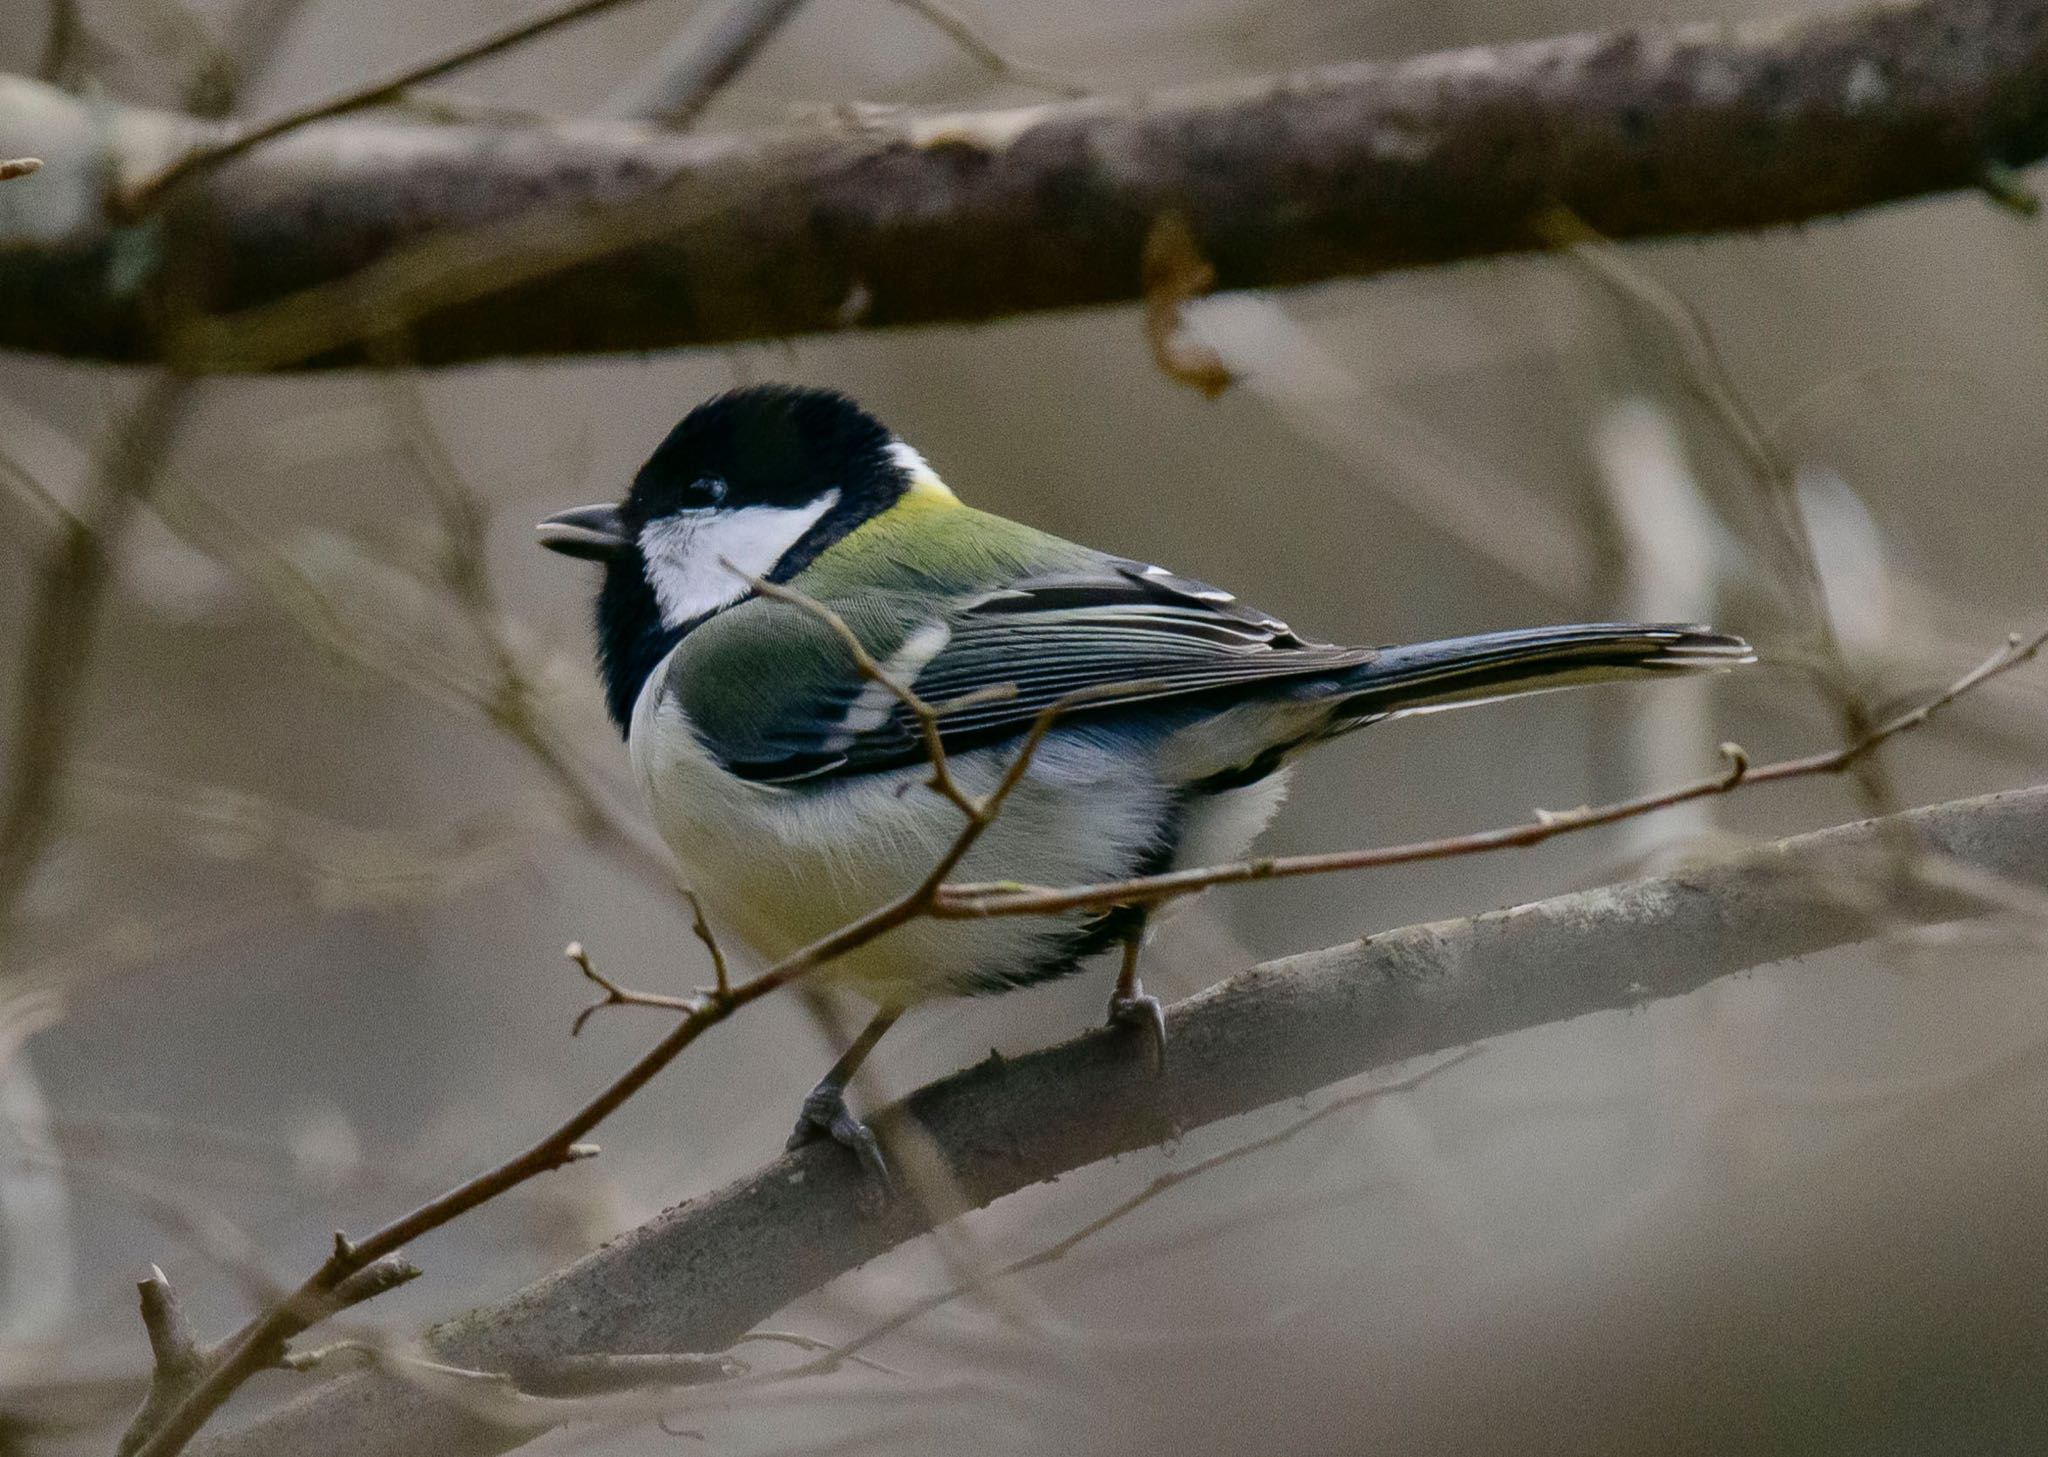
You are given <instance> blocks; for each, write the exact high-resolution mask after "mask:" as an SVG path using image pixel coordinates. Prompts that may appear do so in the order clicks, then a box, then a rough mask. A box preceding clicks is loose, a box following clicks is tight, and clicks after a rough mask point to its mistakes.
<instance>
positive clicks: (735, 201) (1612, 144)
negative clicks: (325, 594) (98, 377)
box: [0, 0, 2048, 370]
mask: <svg viewBox="0 0 2048 1457" xmlns="http://www.w3.org/2000/svg"><path fill="white" fill-rule="evenodd" d="M2044 22H2048V0H1919V3H1913V4H1904V5H1898V4H1877V5H1871V6H1868V7H1865V8H1861V9H1854V10H1848V11H1839V12H1834V13H1827V14H1822V15H1817V16H1814V17H1811V18H1807V19H1804V20H1800V21H1796V22H1793V23H1789V24H1787V23H1778V22H1772V23H1764V24H1757V25H1749V26H1732V27H1731V26H1724V25H1710V26H1693V27H1684V28H1678V29H1671V30H1643V31H1621V32H1614V33H1611V34H1607V35H1594V36H1575V37H1566V38H1561V39H1555V40H1546V41H1537V42H1531V43H1526V44H1517V45H1506V46H1497V47H1486V48H1479V49H1474V50H1469V51H1460V52H1453V53H1447V54H1442V55H1435V56H1424V57H1419V58H1416V59H1412V60H1407V61H1400V62H1394V63H1390V64H1380V63H1358V64H1351V65H1342V66H1331V67H1326V68H1323V69H1320V70H1316V71H1311V72H1305V73H1302V74H1299V75H1296V76H1292V77H1287V78H1282V79H1277V80H1276V79H1271V78H1267V79H1262V80H1257V81H1250V82H1243V83H1238V84H1235V85H1231V86H1225V87H1214V88H1201V89H1189V90H1177V91H1169V92H1162V93H1159V94H1157V95H1154V96H1149V97H1144V98H1139V99H1134V100H1133V99H1126V100H1084V101H1078V102H1061V103H1054V104H1051V105H1046V106H1041V107H1035V108H1026V109H1022V110H1016V111H1006V112H997V113H987V114H978V115H964V116H950V117H949V116H941V117H922V118H920V117H905V118H896V119H891V120H888V121H885V122H881V123H875V122H873V121H872V120H870V121H868V122H865V123H849V124H847V125H843V126H838V127H831V128H824V129H811V130H800V131H785V132H777V133H768V134H761V135H748V136H728V137H719V138H691V137H673V136H662V135H659V134H653V133H649V132H647V131H646V130H645V129H641V128H631V127H623V126H597V125H585V126H577V127H573V128H572V127H567V126H564V127H562V128H559V129H539V128H536V129H519V128H505V127H478V126H446V127H435V126H425V125H418V124H410V125H408V124H402V123H380V122H373V121H369V120H365V119H361V118H352V119H349V120H346V121H342V122H328V123H322V124H320V125H316V126H310V127H307V128H305V129H304V130H302V131H298V132H295V133H293V134H292V135H289V136H285V137H281V138H279V139H277V140H275V141H272V142H269V143H266V144H264V145H262V146H258V147H256V148H254V149H253V150H251V151H250V152H248V153H247V154H246V155H244V156H241V157H238V158H236V159H235V160H233V161H232V162H229V163H226V164H224V165H222V166H220V167H218V168H215V169H207V170H206V171H204V172H202V173H200V174H196V175H191V176H188V178H187V179H186V181H185V182H184V183H183V184H181V185H179V186H176V187H173V188H171V189H168V190H167V191H166V192H164V193H163V194H162V195H161V199H160V200H161V203H162V206H163V213H162V215H161V216H159V217H154V218H151V219H149V220H148V222H147V223H146V224H145V225H144V226H143V228H142V229H141V231H137V230H135V229H124V228H123V227H121V226H120V225H119V224H118V223H117V222H116V221H115V220H114V219H113V218H112V217H111V216H110V213H109V204H108V198H109V196H110V195H114V194H118V192H119V191H120V189H121V187H122V186H123V185H124V184H132V183H133V182H135V181H136V180H138V179H140V178H144V177H147V176H149V175H151V174H152V173H154V172H155V171H156V170H157V169H159V168H161V167H163V166H164V165H166V164H167V163H170V162H172V161H174V160H175V159H176V158H178V157H179V156H181V155H183V153H184V152H185V151H186V150H187V148H188V147H189V146H190V145H191V142H192V141H193V139H195V137H196V138H199V139H202V140H203V139H204V138H206V137H207V136H209V135H214V134H208V133H203V132H201V133H195V132H193V131H192V130H191V129H190V128H189V126H188V125H187V124H186V123H183V122H180V121H178V120H176V119H174V118H170V117H167V116H165V115H163V114H161V113H151V112H139V111H132V110H130V111H123V110H119V109H113V108H107V107H104V106H101V105H99V104H97V103H95V104H93V105H90V106H88V105H85V104H82V103H79V102H77V101H75V100H73V99H71V98H69V97H66V96H64V95H63V94H62V93H60V92H56V91H53V90H50V89H48V88H45V87H42V86H39V85H37V84H36V83H34V82H30V81H27V80H22V79H13V80H9V81H6V82H4V83H0V130H4V131H5V132H6V133H7V135H8V136H9V138H10V146H16V145H18V146H19V147H20V148H21V149H22V150H24V151H26V150H31V149H32V150H33V151H34V152H35V153H36V154H37V155H40V156H42V157H43V158H44V159H45V160H46V162H47V163H48V165H47V166H46V168H45V170H44V173H43V174H42V176H41V177H39V178H38V180H37V182H36V183H35V184H33V185H28V186H24V187H21V188H19V189H10V190H9V192H8V193H7V194H6V197H5V199H4V201H5V202H6V207H5V208H4V209H0V345H7V346H12V347H18V348H29V349H38V350H44V351H48V352H53V353H59V354H69V355H78V356H89V357H95V358H107V359H125V360H136V359H145V358H158V357H163V356H165V355H167V354H168V355H169V356H171V357H174V358H176V359H177V360H178V361H179V362H181V363H182V364H183V365H184V366H185V367H187V368H191V369H206V370H224V369H267V368H280V367H285V366H290V365H297V364H300V363H304V362H308V361H312V362H316V363H323V364H336V363H345V362H350V361H353V360H358V359H360V358H361V348H360V345H359V344H358V342H357V340H358V338H359V336H360V334H361V333H362V331H363V330H364V328H365V327H367V326H368V325H367V324H366V321H373V322H374V323H375V324H376V325H377V326H379V327H386V328H388V327H396V326H399V325H405V326H408V327H411V328H412V329H413V330H414V336H415V339H416V343H417V348H418V357H419V359H420V361H421V362H423V363H429V364H445V363H451V362H455V361H460V360H472V359H483V358H491V357H497V356H504V355H545V354H562V353H584V352H601V351H624V350H644V349H650V348H664V347H677V346H686V345H701V344H712V343H721V342H729V341H733V340H740V339H753V338H765V337H786V336H789V335H794V334H804V333H812V332H819V331H828V330H837V329H844V328H849V327H869V328H871V327H882V326H893V325H905V324H928V323H939V322H955V321H967V320H980V319H990V318H999V317H1003V316H1006V315H1010V314H1016V313H1021V312H1027V311H1032V310H1043V309H1054V308H1067V307H1074V306H1079V305H1091V304H1107V303H1117V302H1125V301H1130V300H1134V299H1136V298H1138V297H1140V296H1141V286H1140V272H1141V270H1140V260H1141V257H1142V254H1143V251H1144V245H1145V240H1146V238H1147V237H1148V236H1149V235H1150V232H1151V229H1152V227H1153V226H1154V224H1155V222H1156V220H1157V219H1158V218H1159V217H1160V216H1161V215H1163V214H1165V213H1167V212H1169V211H1172V212H1177V213H1178V214H1179V215H1180V216H1181V217H1182V218H1183V219H1184V220H1185V222H1186V225H1187V229H1188V233H1189V237H1190V241H1191V243H1192V245H1193V247H1194V249H1195V250H1196V251H1197V252H1198V253H1199V255H1200V257H1201V258H1203V259H1204V260H1205V261H1206V262H1208V263H1209V264H1210V265H1211V266H1213V267H1214V269H1215V273H1216V286H1217V287H1218V288H1222V289H1245V288H1264V287H1272V286H1278V285H1287V284H1299V283H1308V282H1312V281H1316V280H1321V279H1328V278H1334V277H1340V276H1360V275H1368V274H1373V273H1379V272H1383V271H1386V270H1390V269H1397V268H1412V267H1421V266H1427V265H1432V264H1441V263H1446V262H1450V261H1453V260H1457V259H1465V258H1475V257H1482V256H1488V255H1494V254H1500V253H1508V252H1517V251H1526V250H1531V249H1536V248H1540V247H1542V246H1544V239H1543V237H1542V229H1541V227H1540V220H1541V219H1542V218H1543V217H1545V216H1550V215H1554V214H1553V209H1555V208H1557V207H1560V206H1562V207H1565V208H1568V209H1570V211H1571V212H1572V213H1573V214H1574V215H1576V216H1577V217H1579V218H1581V219H1583V220H1584V222H1585V223H1586V224H1587V226H1589V227H1590V228H1592V229H1594V230H1595V231H1597V232H1598V233H1599V234H1600V235H1602V236H1604V237H1609V238H1620V239H1628V238H1647V237H1659V236H1670V235H1676V234H1697V233H1710V232H1720V231H1728V230H1737V229H1749V228H1759V227H1766V226H1771V225H1775V224H1783V223H1790V222H1798V221H1803V220H1807V219H1812V218H1820V217H1828V216H1833V215H1836V214H1840V213H1845V212H1851V211H1854V210H1856V209H1859V208H1865V207H1870V206H1874V205H1876V204H1880V203H1884V202H1890V201H1894V200H1897V199H1901V198H1907V197H1914V196H1920V195H1924V194H1928V193H1935V192H1942V191H1946V190H1951V189H1955V188H1965V187H1983V186H1987V185H1990V186H1993V187H1994V188H1997V187H2000V186H2002V185H2003V183H2005V182H2007V181H2009V178H2010V169H2011V168H2013V167H2016V166H2020V165H2023V164H2025V163H2028V162H2031V161H2033V160H2035V159H2037V158H2038V157H2040V156H2041V155H2043V153H2044V151H2048V23H2044ZM110 183H111V184H112V185H111V186H110V185H109V184H110ZM152 319H161V320H168V321H169V324H170V327H169V328H168V330H167V334H166V340H167V342H160V341H159V339H158V337H157V336H156V335H155V334H154V333H153V332H152V330H151V329H150V328H149V327H148V326H149V322H150V321H151V320H152Z"/></svg>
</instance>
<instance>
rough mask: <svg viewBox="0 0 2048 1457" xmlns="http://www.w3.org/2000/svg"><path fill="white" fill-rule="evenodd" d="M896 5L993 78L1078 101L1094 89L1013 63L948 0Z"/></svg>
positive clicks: (898, 1) (900, 0)
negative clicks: (931, 29)
mask: <svg viewBox="0 0 2048 1457" xmlns="http://www.w3.org/2000/svg"><path fill="white" fill-rule="evenodd" d="M896 4H898V5H900V6H902V7H903V8H904V9H905V10H908V11H910V12H911V13H912V14H913V15H916V16H918V17H919V18H920V19H922V20H923V21H924V22H925V23H926V24H927V25H930V26H931V27H933V28H934V29H935V30H937V31H939V32H940V33H941V34H942V35H944V36H945V37H946V39H948V40H950V41H952V42H953V44H954V45H956V46H958V47H959V48H960V49H961V50H962V51H964V52H966V53H967V55H968V56H969V57H971V58H972V59H973V60H974V61H975V63H976V64H977V65H979V66H981V67H982V68H983V69H984V70H986V71H988V72H990V73H991V74H993V75H997V76H1001V77H1003V78H1004V79H1005V80H1009V81H1015V82H1016V83H1017V84H1018V85H1020V86H1030V87H1033V88H1035V89H1037V90H1040V91H1045V92H1049V93H1050V94H1052V95H1054V96H1067V97H1076V98H1078V97H1082V96H1087V95H1090V94H1091V93H1092V92H1093V90H1094V88H1093V87H1091V86H1089V85H1087V84H1086V83H1085V82H1082V81H1079V80H1076V79H1075V78H1074V77H1072V76H1065V75H1062V74H1060V73H1059V72H1058V71H1050V70H1047V69H1046V68H1045V67H1043V66H1034V65H1031V64H1029V63H1028V62H1024V61H1016V60H1012V59H1011V58H1010V57H1008V56H1006V55H1004V54H1003V53H1002V52H1001V51H1000V50H998V49H996V47H995V44H994V43H993V42H991V41H990V40H989V39H988V37H987V36H985V35H983V34H982V33H981V32H980V31H979V30H977V29H975V27H974V24H973V22H972V21H970V20H968V18H967V17H966V16H964V15H962V14H961V13H960V12H959V11H958V10H955V9H954V8H953V7H952V6H951V5H948V4H946V3H945V0H896Z"/></svg>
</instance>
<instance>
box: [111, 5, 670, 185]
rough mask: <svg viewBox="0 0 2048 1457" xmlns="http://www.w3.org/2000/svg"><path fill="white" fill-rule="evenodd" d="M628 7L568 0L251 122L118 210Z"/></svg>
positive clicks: (156, 179)
mask: <svg viewBox="0 0 2048 1457" xmlns="http://www.w3.org/2000/svg"><path fill="white" fill-rule="evenodd" d="M630 3H633V0H570V3H567V4H560V5H554V6H551V7H549V8H548V9H545V10H542V11H540V12H539V13H538V14H536V15H533V16H530V17H529V18H527V19H525V20H522V21H519V22H517V23H515V24H513V25H508V26H505V27H504V28H502V29H500V30H496V31H493V32H492V33H491V34H489V35H487V36H484V37H482V38H481V39H478V40H473V41H467V42H464V43H463V44H462V45H459V46H455V47H454V48H452V49H450V50H446V51H442V52H441V53H439V54H438V55H435V56H433V57H431V58H430V59H428V60H425V61H417V62H415V63H413V64H412V65H410V66H405V67H403V68H401V69H399V70H397V71H393V72H391V73H390V74H388V75H385V76H382V77H380V78H378V79H377V80H375V81H369V82H365V83H364V84H362V85H360V86H354V87H351V88H349V89H348V90H346V91H342V92H339V93H337V94H335V95H333V96H329V97H327V98H326V99H324V100H321V101H314V102H309V103H307V104H306V105H304V106H297V107H293V108H292V109H291V110H289V111H285V112H280V113H279V114H278V115H276V116H274V117H272V118H270V119H269V120H268V121H260V122H253V123H251V124H249V125H248V126H246V127H242V128H240V129H238V130H236V131H234V132H233V133H231V134H230V135H228V136H226V137H224V138H222V139H221V140H219V141H217V142H211V143H207V144H204V145H201V146H198V147H195V148H193V149H192V150H191V151H189V152H187V153H185V155H184V156H182V157H180V158H178V160H177V161H175V162H172V163H170V164H169V165H168V166H165V167H164V168H162V169H161V170H159V171H157V172H156V173H154V174H153V175H151V176H149V177H146V178H144V179H143V180H142V181H141V182H139V183H137V184H136V185H135V186H134V187H133V188H131V189H129V191H128V193H127V194H126V196H125V198H124V199H123V200H122V205H123V207H124V209H125V210H126V211H127V212H128V214H129V215H130V216H134V215H137V214H140V213H143V212H146V211H147V210H148V209H149V208H151V207H153V206H154V205H155V204H156V203H157V202H158V201H159V200H160V199H161V198H162V197H163V195H164V193H165V192H166V191H168V190H169V189H170V188H171V187H173V186H175V185H176V184H178V183H180V182H183V181H185V180H186V179H187V178H190V177H192V176H194V175H196V174H198V173H200V172H202V171H207V170H210V169H212V168H214V167H218V166H219V165H220V164H221V163H223V162H226V161H228V160H229V159H230V158H234V157H239V156H241V155H242V154H243V153H245V152H248V151H250V150H252V149H254V148H256V147H260V146H262V145H263V144H264V143H265V142H269V141H274V140H276V139H277V138H278V137H281V136H284V135H286V134H287V133H289V132H295V131H297V130H299V129H300V128H301V127H305V126H310V125H312V124H313V123H314V122H316V121H325V120H327V119H328V118H329V117H335V116H342V115H345V114H346V113H348V112H351V111H360V110H362V109H363V108H364V107H366V106H375V105H377V104H379V103H380V102H384V101H389V100H390V99H391V98H392V97H394V96H396V95H398V94H399V93H400V92H403V91H404V90H406V88H408V87H411V86H418V85H421V84H422V83H424V82H427V81H432V80H434V79H435V78H436V77H439V76H445V75H447V74H448V73H449V72H451V71H457V70H460V69H461V68H462V67H464V66H467V65H470V64H472V63H473V62H476V61H481V60H484V59H486V58H487V57H490V56H495V55H497V54H498V53H499V52H501V51H507V50H510V49H512V48H513V47H514V46H517V45H522V44H524V43H525V42H527V41H529V40H533V39H535V38H536V37H539V36H543V35H546V34H548V33H549V32H550V31H554V30H559V29H561V28H562V27H563V26H565V25H571V24H573V23H575V22H576V21H579V20H587V19H589V18H590V17H591V16H593V15H598V14H601V13H602V12H604V11H606V10H611V9H613V8H615V7H617V6H619V5H621V4H630Z"/></svg>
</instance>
